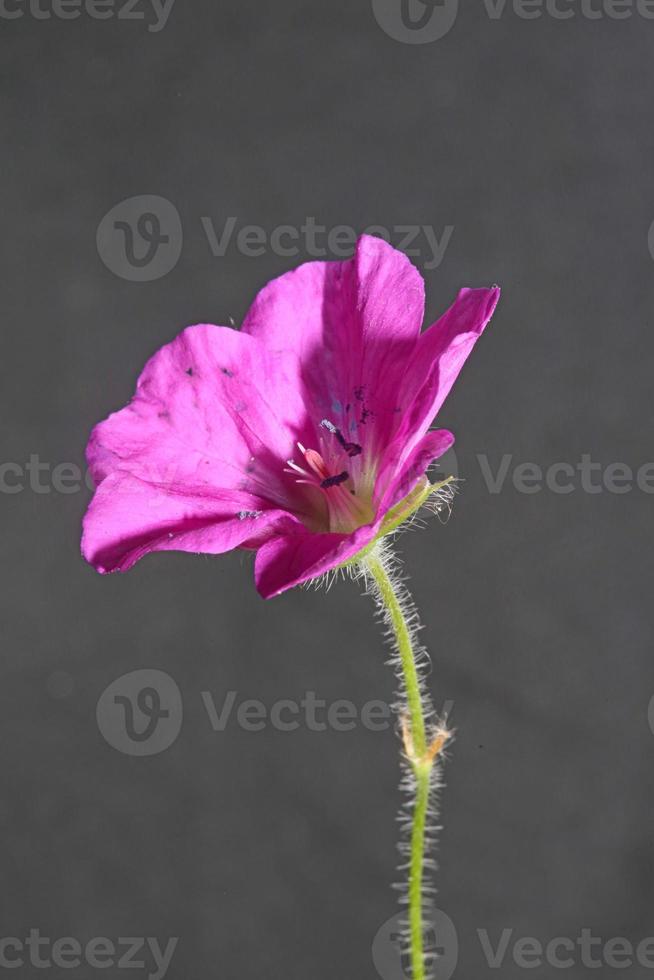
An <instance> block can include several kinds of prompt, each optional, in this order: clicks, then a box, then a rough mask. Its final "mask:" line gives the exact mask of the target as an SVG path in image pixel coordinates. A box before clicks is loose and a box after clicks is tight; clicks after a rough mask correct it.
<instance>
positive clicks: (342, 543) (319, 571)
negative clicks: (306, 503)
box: [254, 524, 378, 599]
mask: <svg viewBox="0 0 654 980" xmlns="http://www.w3.org/2000/svg"><path fill="white" fill-rule="evenodd" d="M377 527H378V525H377V524H367V525H365V526H364V527H360V528H359V529H358V530H357V531H355V532H354V533H353V534H312V533H311V532H310V531H307V530H306V529H305V528H302V527H297V528H296V529H295V530H294V532H293V533H290V534H289V533H287V534H283V535H278V536H275V537H274V538H272V540H270V541H268V542H266V543H265V544H264V545H263V546H262V547H260V548H259V550H258V551H257V557H256V560H255V565H254V577H255V581H256V585H257V589H258V590H259V593H260V594H261V595H262V596H263V598H264V599H272V598H273V596H276V595H279V594H280V593H281V592H285V591H286V590H287V589H291V588H293V586H295V585H300V584H301V583H302V582H308V581H309V580H310V579H314V578H318V577H319V576H320V575H324V574H325V572H329V571H331V570H332V569H333V568H336V567H337V566H338V565H342V564H343V562H346V561H348V559H350V558H352V557H354V555H356V554H357V553H358V552H359V551H361V550H362V549H363V548H365V546H366V545H367V544H369V543H370V541H372V539H373V538H374V536H375V534H376V532H377Z"/></svg>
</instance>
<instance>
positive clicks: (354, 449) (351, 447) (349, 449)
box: [320, 419, 361, 457]
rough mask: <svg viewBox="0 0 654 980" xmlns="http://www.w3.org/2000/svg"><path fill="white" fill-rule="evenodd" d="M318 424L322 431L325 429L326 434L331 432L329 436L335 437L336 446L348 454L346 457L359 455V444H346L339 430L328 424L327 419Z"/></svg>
mask: <svg viewBox="0 0 654 980" xmlns="http://www.w3.org/2000/svg"><path fill="white" fill-rule="evenodd" d="M320 424H321V426H322V427H323V429H327V431H328V432H331V434H332V435H333V436H335V437H336V439H337V440H338V444H339V445H340V447H341V448H342V449H343V450H344V451H345V452H346V453H347V454H348V456H350V457H353V456H360V455H361V446H360V445H359V443H358V442H347V441H346V440H345V438H344V437H343V433H342V432H341V430H340V429H337V428H336V426H335V425H334V423H333V422H330V421H329V419H323V420H322V422H321V423H320Z"/></svg>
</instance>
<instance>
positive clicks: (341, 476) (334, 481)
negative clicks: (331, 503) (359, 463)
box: [320, 470, 350, 490]
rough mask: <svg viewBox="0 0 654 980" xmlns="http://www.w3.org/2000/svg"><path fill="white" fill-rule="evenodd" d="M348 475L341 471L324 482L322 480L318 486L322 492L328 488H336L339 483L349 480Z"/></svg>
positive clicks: (345, 471)
mask: <svg viewBox="0 0 654 980" xmlns="http://www.w3.org/2000/svg"><path fill="white" fill-rule="evenodd" d="M349 476H350V474H349V473H348V471H347V470H343V472H342V473H337V474H336V476H328V477H327V479H326V480H323V481H322V483H321V484H320V486H321V487H322V488H323V490H329V488H330V487H337V486H339V484H341V483H345V481H346V480H347V479H349Z"/></svg>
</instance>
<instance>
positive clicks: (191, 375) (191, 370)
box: [186, 368, 193, 378]
mask: <svg viewBox="0 0 654 980" xmlns="http://www.w3.org/2000/svg"><path fill="white" fill-rule="evenodd" d="M186 373H187V374H188V376H189V378H192V377H193V368H187V369H186Z"/></svg>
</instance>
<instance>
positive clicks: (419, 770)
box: [364, 548, 435, 980]
mask: <svg viewBox="0 0 654 980" xmlns="http://www.w3.org/2000/svg"><path fill="white" fill-rule="evenodd" d="M364 561H365V566H366V569H367V571H368V572H369V574H370V575H371V576H372V578H373V580H374V582H375V585H376V587H377V593H378V598H379V602H380V604H381V606H382V608H383V610H384V612H385V614H386V617H387V619H388V622H389V624H390V625H391V627H392V629H393V633H394V636H395V641H396V644H397V651H398V654H399V658H400V664H401V670H402V679H403V682H404V686H405V691H406V699H407V707H408V716H409V717H408V724H409V733H408V734H409V738H410V745H409V746H408V747H407V746H406V745H405V748H406V749H407V755H408V756H409V761H410V764H411V766H412V768H413V774H414V777H415V781H416V795H415V801H414V806H413V826H412V830H411V857H410V863H409V933H410V944H411V947H410V948H411V972H412V977H413V980H425V955H424V948H423V918H422V915H423V897H422V892H423V875H424V864H425V838H426V831H427V815H428V810H429V796H430V787H431V770H432V767H433V765H434V757H435V753H432V752H431V751H429V750H428V747H427V736H426V724H425V709H424V705H423V696H422V691H421V687H420V677H419V674H418V667H417V664H416V656H415V652H414V649H413V643H412V640H411V630H410V629H409V626H408V623H407V619H406V616H405V614H404V611H403V609H402V602H401V601H400V598H399V597H398V594H397V591H396V587H395V585H394V583H393V581H392V579H391V577H390V575H389V574H388V571H387V568H386V564H385V562H384V559H383V557H382V556H381V554H380V552H379V550H378V549H376V548H375V549H373V550H372V551H371V552H369V553H368V554H367V555H366V557H365V559H364ZM405 741H406V737H405Z"/></svg>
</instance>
